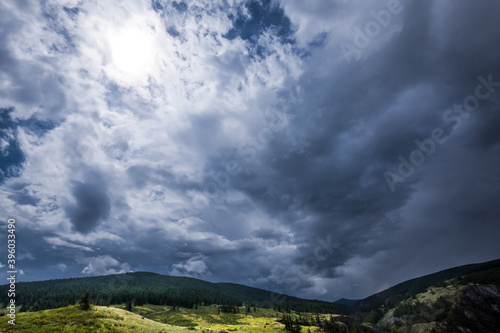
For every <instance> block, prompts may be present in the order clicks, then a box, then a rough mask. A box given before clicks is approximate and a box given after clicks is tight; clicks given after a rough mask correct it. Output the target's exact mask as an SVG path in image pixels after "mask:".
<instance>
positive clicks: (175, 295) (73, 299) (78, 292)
mask: <svg viewBox="0 0 500 333" xmlns="http://www.w3.org/2000/svg"><path fill="white" fill-rule="evenodd" d="M16 289H17V290H16V304H17V305H22V311H38V310H42V309H49V308H58V307H63V306H67V305H72V304H75V303H77V302H78V301H79V300H80V298H81V297H82V295H83V294H84V293H85V292H86V291H89V292H90V296H91V303H93V304H96V305H110V304H121V303H125V302H129V301H132V302H133V303H134V304H136V305H142V304H155V305H169V306H177V307H178V306H181V307H196V306H198V305H202V304H205V305H207V304H219V305H227V306H229V307H231V306H241V305H243V304H246V305H252V306H260V307H277V308H278V307H279V308H280V309H281V310H289V309H291V310H296V311H307V312H321V313H331V312H335V311H336V307H335V305H334V304H333V303H329V302H323V301H316V300H304V299H300V298H296V297H292V296H285V295H281V294H275V293H272V292H270V291H266V290H262V289H258V288H252V287H248V286H244V285H239V284H233V283H211V282H207V281H203V280H199V279H194V278H188V277H177V276H167V275H161V274H156V273H149V272H134V273H126V274H115V275H105V276H96V277H83V278H69V279H58V280H48V281H36V282H19V283H18V284H17V285H16ZM7 290H8V286H7V285H2V286H0V302H1V303H3V304H4V305H5V304H6V303H5V302H6V301H7Z"/></svg>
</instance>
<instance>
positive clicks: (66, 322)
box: [0, 305, 188, 333]
mask: <svg viewBox="0 0 500 333" xmlns="http://www.w3.org/2000/svg"><path fill="white" fill-rule="evenodd" d="M9 319H10V318H9V317H8V316H1V317H0V331H1V332H23V333H31V332H33V333H35V332H36V333H44V332H47V333H49V332H51V333H52V332H54V333H58V332H75V333H79V332H96V333H105V332H117V333H121V332H188V329H186V328H184V327H176V326H172V325H167V324H162V323H158V322H155V321H153V320H150V319H147V318H144V319H143V317H141V316H140V315H138V314H134V313H130V312H127V311H125V310H121V309H117V308H113V307H105V306H92V309H91V310H90V311H82V310H80V308H79V307H78V306H76V305H73V306H68V307H64V308H59V309H50V310H43V311H37V312H23V313H18V314H16V325H15V326H13V325H11V324H9V323H8V320H9Z"/></svg>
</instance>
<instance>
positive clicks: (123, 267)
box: [76, 255, 130, 275]
mask: <svg viewBox="0 0 500 333" xmlns="http://www.w3.org/2000/svg"><path fill="white" fill-rule="evenodd" d="M76 261H77V263H79V264H86V265H87V266H85V268H84V269H83V271H82V273H83V274H94V275H105V274H120V273H127V272H130V266H129V264H127V263H126V262H124V263H120V262H119V261H118V260H116V259H114V258H113V257H111V256H109V255H103V256H98V257H83V258H78V259H77V260H76Z"/></svg>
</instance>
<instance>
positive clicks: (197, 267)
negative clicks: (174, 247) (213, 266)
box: [171, 254, 211, 277]
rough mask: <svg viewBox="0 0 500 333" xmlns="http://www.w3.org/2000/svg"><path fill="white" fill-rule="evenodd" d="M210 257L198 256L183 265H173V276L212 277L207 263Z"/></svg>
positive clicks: (182, 263)
mask: <svg viewBox="0 0 500 333" xmlns="http://www.w3.org/2000/svg"><path fill="white" fill-rule="evenodd" d="M207 260H208V257H206V256H204V255H202V254H198V255H195V256H193V257H191V258H189V259H187V260H184V261H183V262H181V263H178V264H174V265H172V270H171V274H172V275H181V276H196V277H201V276H209V275H211V273H210V271H208V267H207V264H206V262H207Z"/></svg>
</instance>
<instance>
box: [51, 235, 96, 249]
mask: <svg viewBox="0 0 500 333" xmlns="http://www.w3.org/2000/svg"><path fill="white" fill-rule="evenodd" d="M44 240H45V241H46V242H47V243H49V244H50V245H52V246H53V247H60V246H64V247H69V248H73V249H78V250H83V251H88V252H93V251H94V250H92V248H90V247H88V246H83V245H78V244H73V243H70V242H67V241H65V240H63V239H60V238H59V237H44Z"/></svg>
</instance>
